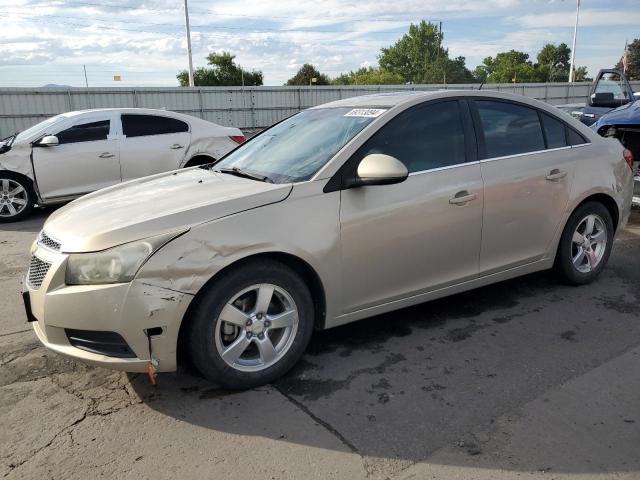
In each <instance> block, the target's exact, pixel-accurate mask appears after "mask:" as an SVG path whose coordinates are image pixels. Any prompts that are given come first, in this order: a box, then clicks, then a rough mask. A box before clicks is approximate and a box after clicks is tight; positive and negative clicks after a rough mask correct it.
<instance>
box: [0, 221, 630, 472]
mask: <svg viewBox="0 0 640 480" xmlns="http://www.w3.org/2000/svg"><path fill="white" fill-rule="evenodd" d="M638 213H639V212H637V211H636V212H635V213H634V217H633V223H632V225H630V227H629V228H628V229H627V230H626V231H625V232H623V233H622V234H621V235H620V237H619V239H618V241H617V242H616V244H615V247H614V253H613V255H612V257H611V260H610V263H609V266H608V268H607V269H606V270H605V271H604V273H603V275H602V276H601V277H600V279H599V281H597V282H596V283H594V284H592V285H589V286H586V287H580V288H571V287H567V286H563V285H559V284H558V283H556V282H555V280H554V279H553V277H552V276H551V275H550V274H548V273H541V274H535V275H529V276H527V277H524V278H521V279H517V280H513V281H509V282H504V283H501V284H498V285H494V286H491V287H485V288H482V289H479V290H476V291H473V292H469V293H466V294H462V295H456V296H455V297H451V298H448V299H444V300H440V301H436V302H432V303H429V304H424V305H421V306H418V307H414V308H410V309H405V310H402V311H399V312H395V313H393V314H388V315H384V316H380V317H376V318H373V319H369V320H365V321H363V322H359V323H356V324H353V325H349V326H346V327H341V328H337V329H334V330H330V331H327V332H323V333H319V334H316V335H315V337H314V338H313V340H312V344H311V346H310V348H309V352H308V354H307V355H306V356H305V357H304V359H303V361H302V362H301V363H300V365H299V366H298V368H296V369H295V371H293V372H292V373H291V374H290V375H288V376H287V377H286V378H285V379H283V380H281V381H280V382H278V383H277V384H275V385H272V386H268V387H265V388H260V389H256V390H252V391H247V392H242V393H238V392H228V391H223V390H220V389H218V388H216V387H215V386H214V385H211V384H209V383H207V382H206V381H204V380H203V379H201V378H199V377H198V376H197V375H195V374H194V373H192V372H181V373H180V374H177V375H173V374H163V375H161V376H160V377H159V385H158V386H157V387H156V388H153V387H151V386H149V384H148V380H147V379H146V378H145V377H143V376H135V375H131V376H127V375H125V374H121V373H117V372H111V371H107V370H102V369H97V368H89V367H85V366H83V365H80V364H77V363H75V362H73V361H69V360H64V359H62V358H61V357H58V356H57V355H55V354H52V353H49V352H47V351H46V350H45V349H44V348H43V347H41V346H40V345H39V344H38V343H37V341H36V338H35V335H34V334H33V333H32V332H31V331H30V330H29V327H28V325H27V324H26V321H25V316H24V313H23V311H22V305H21V298H20V295H19V290H20V286H19V283H20V276H21V275H22V273H23V271H24V269H25V266H26V265H27V261H28V248H29V245H30V243H31V242H32V241H33V239H34V238H35V234H36V232H37V231H38V230H39V229H40V226H41V225H42V222H43V220H44V218H45V216H46V212H44V213H40V214H39V215H38V216H36V217H35V218H34V219H32V220H29V221H26V222H22V223H20V224H13V225H4V226H2V227H0V251H1V252H2V255H0V306H1V307H0V312H2V317H1V321H0V365H1V368H0V435H1V437H2V442H1V443H0V475H3V476H4V477H6V478H11V479H13V478H15V479H39V480H40V479H47V478H56V479H72V478H83V479H86V478H114V479H123V478H131V479H147V478H148V479H163V478H171V479H175V478H180V479H191V478H216V479H222V478H259V479H262V478H267V479H271V478H304V479H305V480H311V479H315V478H318V479H326V478H345V479H358V478H366V477H368V478H373V479H378V478H380V479H382V478H394V479H395V478H397V479H423V478H424V479H426V478H438V479H445V478H446V479H449V478H450V479H466V478H469V479H472V478H473V479H490V478H491V479H512V478H516V477H518V478H524V479H529V478H536V479H537V478H543V479H551V478H555V479H561V478H589V479H592V478H603V479H604V478H607V479H609V478H629V479H631V478H633V479H638V478H640V455H639V450H638V448H639V446H640V375H639V374H638V372H640V215H639V214H638Z"/></svg>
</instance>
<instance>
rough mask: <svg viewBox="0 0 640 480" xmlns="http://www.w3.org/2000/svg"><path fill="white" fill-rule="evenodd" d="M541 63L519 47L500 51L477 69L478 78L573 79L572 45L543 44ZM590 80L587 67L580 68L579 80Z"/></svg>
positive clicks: (508, 80)
mask: <svg viewBox="0 0 640 480" xmlns="http://www.w3.org/2000/svg"><path fill="white" fill-rule="evenodd" d="M536 60H537V63H533V62H532V61H531V60H530V59H529V54H528V53H525V52H519V51H517V50H509V51H508V52H500V53H498V54H497V55H496V56H495V57H487V58H485V59H484V60H483V61H482V64H481V65H478V66H477V67H476V69H475V70H474V71H473V75H474V76H475V78H476V79H477V80H478V81H481V82H488V83H511V82H514V81H515V82H566V81H568V80H569V64H570V62H571V49H570V48H569V47H567V45H566V44H564V43H561V44H560V45H557V46H556V45H554V44H552V43H547V44H545V45H543V47H542V49H541V50H540V52H538V55H537V56H536ZM584 80H587V67H577V68H576V81H584Z"/></svg>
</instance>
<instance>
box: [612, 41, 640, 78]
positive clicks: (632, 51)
mask: <svg viewBox="0 0 640 480" xmlns="http://www.w3.org/2000/svg"><path fill="white" fill-rule="evenodd" d="M627 48H628V50H629V54H628V57H627V60H628V61H629V69H628V70H627V73H626V76H627V78H628V79H629V80H640V38H636V39H635V40H634V41H633V42H631V43H630V44H629V46H628V47H627ZM615 68H616V69H618V70H620V71H622V58H620V61H619V62H618V63H617V64H616V66H615Z"/></svg>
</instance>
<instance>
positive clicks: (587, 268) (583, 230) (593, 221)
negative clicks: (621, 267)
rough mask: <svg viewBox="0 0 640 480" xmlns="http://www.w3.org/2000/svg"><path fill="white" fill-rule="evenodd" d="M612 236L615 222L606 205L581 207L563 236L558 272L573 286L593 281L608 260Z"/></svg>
mask: <svg viewBox="0 0 640 480" xmlns="http://www.w3.org/2000/svg"><path fill="white" fill-rule="evenodd" d="M613 236H614V227H613V220H612V219H611V214H610V213H609V210H607V208H606V207H605V206H604V205H602V204H601V203H599V202H587V203H585V204H583V205H581V206H580V207H578V208H577V209H576V211H575V212H573V214H572V215H571V217H570V218H569V221H568V222H567V225H566V226H565V229H564V232H563V233H562V237H561V239H560V245H559V246H558V253H557V256H556V271H557V272H558V273H559V274H560V276H561V277H562V278H563V279H564V280H565V281H567V282H568V283H570V284H573V285H583V284H585V283H589V282H591V281H593V280H594V279H595V278H596V277H597V276H598V275H599V274H600V272H601V271H602V269H603V268H604V266H605V264H606V263H607V260H608V259H609V255H610V254H611V247H612V245H613Z"/></svg>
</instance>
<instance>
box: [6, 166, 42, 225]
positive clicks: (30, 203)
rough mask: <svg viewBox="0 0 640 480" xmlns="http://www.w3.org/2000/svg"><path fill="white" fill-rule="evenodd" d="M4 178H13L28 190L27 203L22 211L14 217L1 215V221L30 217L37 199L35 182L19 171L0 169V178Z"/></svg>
mask: <svg viewBox="0 0 640 480" xmlns="http://www.w3.org/2000/svg"><path fill="white" fill-rule="evenodd" d="M2 179H8V180H12V181H14V182H17V183H19V184H20V185H22V187H23V188H24V189H25V191H26V192H27V205H26V206H25V207H24V209H23V210H22V211H21V212H20V213H18V214H17V215H14V216H13V217H2V216H0V223H11V222H17V221H19V220H22V219H23V218H26V217H28V216H29V215H30V214H31V211H32V210H33V207H34V205H35V200H36V192H35V190H34V189H33V184H32V183H31V180H29V179H28V178H27V177H25V176H23V175H19V174H17V173H13V172H8V171H0V180H2Z"/></svg>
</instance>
